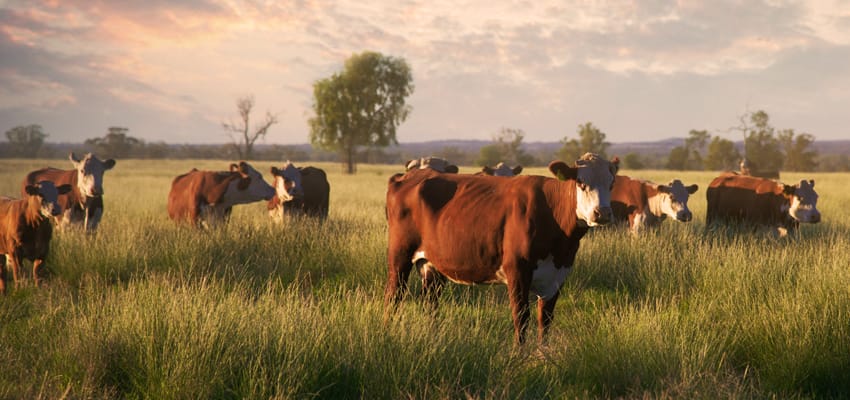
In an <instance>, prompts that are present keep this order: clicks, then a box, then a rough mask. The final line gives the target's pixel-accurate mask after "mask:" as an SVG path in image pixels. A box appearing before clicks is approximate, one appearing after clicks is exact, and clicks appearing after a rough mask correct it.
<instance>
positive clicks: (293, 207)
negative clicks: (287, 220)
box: [268, 161, 331, 222]
mask: <svg viewBox="0 0 850 400" xmlns="http://www.w3.org/2000/svg"><path fill="white" fill-rule="evenodd" d="M271 173H272V176H273V177H274V184H273V186H274V190H275V196H274V197H273V198H272V199H271V200H269V204H268V208H269V215H270V216H271V217H272V219H273V220H274V221H277V222H282V221H283V218H284V214H286V215H307V216H311V217H319V218H322V219H324V218H327V217H328V203H329V201H330V191H331V185H330V184H329V183H328V177H327V175H326V174H325V171H323V170H321V169H319V168H315V167H295V165H293V164H292V163H291V162H289V161H287V162H286V164H284V165H283V167H281V168H277V167H272V168H271Z"/></svg>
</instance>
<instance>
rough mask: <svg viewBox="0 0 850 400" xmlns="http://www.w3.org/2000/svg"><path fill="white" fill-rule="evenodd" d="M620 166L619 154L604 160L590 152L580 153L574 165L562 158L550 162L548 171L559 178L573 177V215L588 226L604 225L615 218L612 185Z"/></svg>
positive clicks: (569, 178) (567, 178)
mask: <svg viewBox="0 0 850 400" xmlns="http://www.w3.org/2000/svg"><path fill="white" fill-rule="evenodd" d="M619 169H620V159H619V158H617V157H614V159H613V160H611V161H607V160H604V159H602V158H601V157H599V156H598V155H596V154H592V153H586V154H585V155H583V156H581V158H579V159H578V160H577V161H576V163H575V167H568V166H567V164H565V163H564V162H562V161H553V162H552V163H550V164H549V171H551V172H552V174H553V175H555V176H556V177H558V179H560V180H562V181H563V180H574V181H575V185H576V215H577V217H578V219H579V220H582V221H584V222H585V223H586V224H587V226H596V225H605V224H607V223H609V222H611V221H612V220H613V219H614V213H613V211H612V210H611V187H613V185H614V177H615V176H616V175H617V171H618V170H619Z"/></svg>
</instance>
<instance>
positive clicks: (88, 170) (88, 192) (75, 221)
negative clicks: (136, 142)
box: [21, 152, 115, 233]
mask: <svg viewBox="0 0 850 400" xmlns="http://www.w3.org/2000/svg"><path fill="white" fill-rule="evenodd" d="M68 159H69V160H70V161H71V164H73V165H74V169H72V170H63V169H57V168H51V167H47V168H42V169H40V170H37V171H32V172H30V173H29V174H27V176H26V178H24V182H23V184H22V185H21V195H26V187H27V186H28V185H33V184H35V183H37V182H41V181H51V182H53V184H54V185H55V186H61V185H64V184H68V185H71V187H72V190H71V191H70V192H68V193H67V194H64V195H60V196H59V205H60V206H62V210H64V211H63V213H62V214H61V215H58V216H56V217H55V219H56V226H57V227H58V228H60V229H63V228H67V227H70V226H80V227H83V228H84V229H85V231H86V232H87V233H93V232H94V231H95V230H96V229H97V226H98V225H99V224H100V220H101V217H102V216H103V174H104V173H105V172H106V171H108V170H110V169H112V167H114V166H115V160H113V159H111V158H110V159H108V160H100V159H99V158H97V157H96V156H95V155H94V154H92V153H86V155H85V156H84V157H83V158H77V156H76V155H74V152H71V154H69V155H68Z"/></svg>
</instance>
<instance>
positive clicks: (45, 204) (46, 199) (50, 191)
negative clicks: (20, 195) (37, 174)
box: [25, 181, 71, 217]
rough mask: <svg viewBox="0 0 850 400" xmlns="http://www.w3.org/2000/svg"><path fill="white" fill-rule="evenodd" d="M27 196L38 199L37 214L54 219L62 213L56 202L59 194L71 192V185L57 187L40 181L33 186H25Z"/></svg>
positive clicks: (49, 182)
mask: <svg viewBox="0 0 850 400" xmlns="http://www.w3.org/2000/svg"><path fill="white" fill-rule="evenodd" d="M25 190H26V192H27V195H29V196H32V197H37V198H38V199H39V203H40V207H39V212H40V213H41V215H43V216H45V217H55V216H57V215H59V214H61V213H62V206H60V205H59V203H58V202H57V200H58V198H59V195H60V194H66V193H68V192H70V191H71V185H68V184H64V185H61V186H59V187H56V186H55V185H53V182H51V181H41V182H39V183H37V184H35V185H27V186H26V189H25Z"/></svg>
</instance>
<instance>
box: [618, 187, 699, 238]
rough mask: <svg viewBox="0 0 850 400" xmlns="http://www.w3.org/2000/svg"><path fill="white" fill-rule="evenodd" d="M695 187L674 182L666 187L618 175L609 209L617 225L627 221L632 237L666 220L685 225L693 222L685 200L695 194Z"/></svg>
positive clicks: (696, 188)
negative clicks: (617, 222)
mask: <svg viewBox="0 0 850 400" xmlns="http://www.w3.org/2000/svg"><path fill="white" fill-rule="evenodd" d="M698 189H699V186H697V185H696V184H694V185H690V186H685V185H684V184H683V183H682V181H680V180H678V179H674V180H672V181H670V183H668V184H666V185H659V184H656V183H652V182H649V181H644V180H639V179H632V178H629V177H628V176H625V175H617V179H615V180H614V188H613V189H612V190H611V208H612V209H613V210H614V218H615V219H616V220H617V221H619V222H625V221H628V223H629V229H630V230H631V232H632V233H633V234H639V233H640V231H642V230H643V229H645V228H647V227H655V226H658V225H660V224H661V222H662V221H664V219H665V218H666V217H668V216H669V217H670V218H673V219H674V220H676V221H680V222H688V221H690V220H691V219H692V218H693V215H692V214H691V210H690V209H688V198H689V197H690V195H692V194H694V193H696V191H697V190H698Z"/></svg>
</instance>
